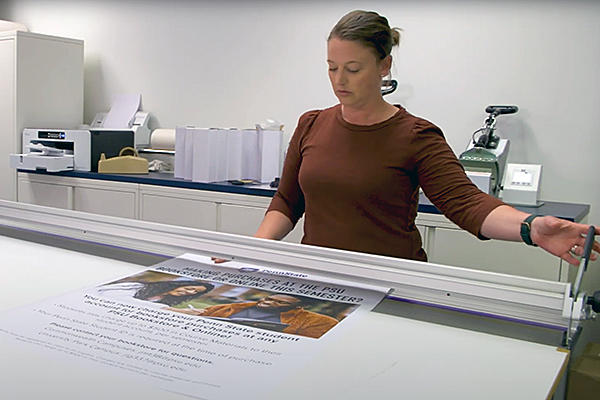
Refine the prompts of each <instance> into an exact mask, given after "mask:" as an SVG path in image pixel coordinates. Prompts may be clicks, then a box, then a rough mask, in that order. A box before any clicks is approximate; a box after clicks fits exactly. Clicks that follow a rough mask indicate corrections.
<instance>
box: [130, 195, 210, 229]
mask: <svg viewBox="0 0 600 400" xmlns="http://www.w3.org/2000/svg"><path fill="white" fill-rule="evenodd" d="M140 204H141V205H140V219H142V220H144V221H152V222H160V223H162V224H169V225H180V226H188V227H191V228H198V229H206V230H211V231H216V230H217V204H216V203H215V202H212V201H204V200H197V199H192V198H182V197H171V196H165V195H160V194H154V193H145V192H144V191H142V192H141V193H140Z"/></svg>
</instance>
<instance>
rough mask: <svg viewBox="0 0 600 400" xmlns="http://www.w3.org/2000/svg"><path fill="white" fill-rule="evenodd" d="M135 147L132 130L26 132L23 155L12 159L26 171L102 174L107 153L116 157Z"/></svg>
mask: <svg viewBox="0 0 600 400" xmlns="http://www.w3.org/2000/svg"><path fill="white" fill-rule="evenodd" d="M133 145H134V133H133V131H131V130H107V129H102V130H94V129H89V130H88V129H86V130H83V129H79V130H62V129H25V130H23V153H22V154H11V155H10V166H11V167H12V168H16V169H23V170H33V171H34V170H45V171H48V172H59V171H71V170H77V171H92V172H97V171H98V160H100V155H101V154H102V153H104V154H105V155H106V157H115V156H118V155H119V152H120V151H121V149H122V148H124V147H132V146H133Z"/></svg>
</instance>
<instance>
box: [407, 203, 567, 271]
mask: <svg viewBox="0 0 600 400" xmlns="http://www.w3.org/2000/svg"><path fill="white" fill-rule="evenodd" d="M417 224H418V225H419V227H420V228H421V229H422V230H423V231H422V235H423V237H424V242H425V243H426V245H424V247H425V250H426V251H427V255H428V259H429V261H430V262H433V263H437V264H445V265H452V266H457V267H466V268H473V269H479V270H485V271H491V272H500V273H505V274H512V275H521V276H527V277H531V278H539V279H548V280H553V281H566V280H567V279H568V269H569V266H568V264H566V263H564V262H562V260H561V259H560V258H559V257H555V256H553V255H551V254H549V253H547V252H545V251H544V250H541V249H539V248H537V247H532V246H527V245H525V244H524V243H521V242H506V241H500V240H479V239H478V238H476V237H475V236H473V235H471V234H470V233H468V232H466V231H464V230H461V229H460V228H459V227H458V226H456V225H455V224H454V223H452V222H451V221H450V220H448V219H447V218H446V217H444V216H443V215H439V214H419V216H418V217H417Z"/></svg>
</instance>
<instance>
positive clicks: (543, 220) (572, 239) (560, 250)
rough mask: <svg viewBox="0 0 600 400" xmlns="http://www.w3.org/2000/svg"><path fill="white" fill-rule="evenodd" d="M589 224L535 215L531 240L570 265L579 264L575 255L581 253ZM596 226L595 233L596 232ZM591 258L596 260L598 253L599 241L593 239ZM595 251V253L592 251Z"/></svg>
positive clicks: (579, 255) (599, 250)
mask: <svg viewBox="0 0 600 400" xmlns="http://www.w3.org/2000/svg"><path fill="white" fill-rule="evenodd" d="M589 228H590V226H589V225H584V224H578V223H575V222H570V221H566V220H563V219H559V218H555V217H551V216H546V217H537V218H536V219H534V220H533V221H532V223H531V240H532V241H533V243H535V244H537V245H538V246H539V247H541V248H542V249H544V250H546V251H547V252H549V253H551V254H554V255H555V256H558V257H560V258H562V259H563V260H565V261H566V262H568V263H569V264H572V265H576V266H578V265H579V260H578V259H577V258H576V257H575V256H577V257H581V256H582V255H583V251H584V248H583V245H584V243H585V235H586V234H587V232H588V230H589ZM598 233H600V232H598V228H596V234H598ZM593 247H594V251H593V252H592V254H591V257H590V258H591V259H592V260H596V259H597V258H598V254H597V253H600V243H598V242H597V241H594V246H593ZM594 252H595V253H594Z"/></svg>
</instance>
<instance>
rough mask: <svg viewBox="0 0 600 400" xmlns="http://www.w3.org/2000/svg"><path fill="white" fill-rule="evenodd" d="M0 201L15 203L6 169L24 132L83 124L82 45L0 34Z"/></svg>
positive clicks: (16, 33)
mask: <svg viewBox="0 0 600 400" xmlns="http://www.w3.org/2000/svg"><path fill="white" fill-rule="evenodd" d="M0 94H1V96H0V198H1V199H6V200H17V179H16V172H15V170H14V169H11V168H9V166H8V156H9V154H10V153H20V152H21V150H22V149H21V135H22V132H23V129H24V128H61V129H72V128H77V127H78V126H79V125H80V124H81V122H82V119H83V41H81V40H74V39H66V38H61V37H56V36H47V35H40V34H37V33H31V32H20V31H11V32H0Z"/></svg>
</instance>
